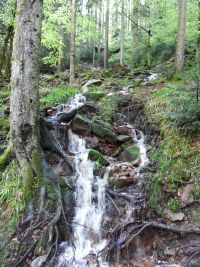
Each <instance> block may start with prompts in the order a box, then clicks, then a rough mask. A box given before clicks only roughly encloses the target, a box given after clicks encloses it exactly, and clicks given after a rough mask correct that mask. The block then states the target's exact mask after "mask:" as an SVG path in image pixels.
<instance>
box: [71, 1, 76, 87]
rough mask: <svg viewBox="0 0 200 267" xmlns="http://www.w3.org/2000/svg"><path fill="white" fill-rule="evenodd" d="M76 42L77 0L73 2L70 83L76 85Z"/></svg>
mask: <svg viewBox="0 0 200 267" xmlns="http://www.w3.org/2000/svg"><path fill="white" fill-rule="evenodd" d="M75 40H76V0H72V18H71V45H70V83H71V84H74V83H75Z"/></svg>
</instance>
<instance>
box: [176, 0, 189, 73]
mask: <svg viewBox="0 0 200 267" xmlns="http://www.w3.org/2000/svg"><path fill="white" fill-rule="evenodd" d="M186 10H187V0H180V2H179V22H178V37H177V47H176V72H183V71H184V61H185V32H186Z"/></svg>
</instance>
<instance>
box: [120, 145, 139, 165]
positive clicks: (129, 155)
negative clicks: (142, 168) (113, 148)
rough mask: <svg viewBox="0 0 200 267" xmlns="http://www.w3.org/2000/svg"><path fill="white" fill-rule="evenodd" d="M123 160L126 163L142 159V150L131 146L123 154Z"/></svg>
mask: <svg viewBox="0 0 200 267" xmlns="http://www.w3.org/2000/svg"><path fill="white" fill-rule="evenodd" d="M121 155H122V159H123V161H126V162H132V161H135V160H137V159H139V157H140V149H139V148H138V147H134V146H129V147H127V148H125V149H124V151H123V152H122V154H121Z"/></svg>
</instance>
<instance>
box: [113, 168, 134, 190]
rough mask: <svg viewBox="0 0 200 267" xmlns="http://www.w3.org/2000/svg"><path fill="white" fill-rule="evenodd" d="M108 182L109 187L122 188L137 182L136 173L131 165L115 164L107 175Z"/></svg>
mask: <svg viewBox="0 0 200 267" xmlns="http://www.w3.org/2000/svg"><path fill="white" fill-rule="evenodd" d="M108 182H109V185H110V186H114V187H116V188H122V187H126V186H129V185H131V184H134V183H136V182H137V172H136V170H135V168H134V167H133V166H132V164H128V163H121V164H117V165H116V166H115V167H114V169H113V170H111V171H110V173H109V178H108Z"/></svg>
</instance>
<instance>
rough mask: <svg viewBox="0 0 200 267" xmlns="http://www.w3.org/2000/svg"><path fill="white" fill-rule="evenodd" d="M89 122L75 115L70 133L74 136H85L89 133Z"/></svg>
mask: <svg viewBox="0 0 200 267" xmlns="http://www.w3.org/2000/svg"><path fill="white" fill-rule="evenodd" d="M90 129H91V121H90V120H89V119H88V118H85V117H83V116H81V115H79V114H77V115H76V116H75V117H74V119H73V120H72V131H73V132H74V133H76V134H80V135H85V134H87V133H90Z"/></svg>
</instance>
